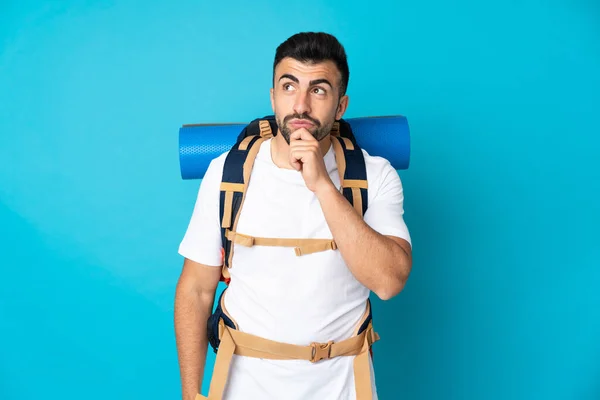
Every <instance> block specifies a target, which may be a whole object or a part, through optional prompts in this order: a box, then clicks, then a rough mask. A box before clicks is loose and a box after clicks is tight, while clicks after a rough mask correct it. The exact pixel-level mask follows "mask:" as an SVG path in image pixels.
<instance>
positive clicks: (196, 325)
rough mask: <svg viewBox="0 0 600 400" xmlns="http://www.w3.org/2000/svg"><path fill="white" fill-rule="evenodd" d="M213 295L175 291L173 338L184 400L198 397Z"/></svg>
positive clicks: (183, 289) (181, 290) (188, 290)
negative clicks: (175, 343)
mask: <svg viewBox="0 0 600 400" xmlns="http://www.w3.org/2000/svg"><path fill="white" fill-rule="evenodd" d="M213 301H214V295H212V296H211V295H202V294H201V293H199V292H197V291H194V290H190V289H187V288H185V287H182V286H178V287H177V291H176V295H175V336H176V342H177V352H178V358H179V369H180V374H181V386H182V397H183V400H194V399H195V398H196V394H198V393H200V388H201V386H202V377H203V374H204V363H205V361H206V351H207V347H208V339H207V335H206V321H207V320H208V317H209V313H210V310H211V307H212V304H213Z"/></svg>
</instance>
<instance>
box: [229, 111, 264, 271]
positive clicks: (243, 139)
mask: <svg viewBox="0 0 600 400" xmlns="http://www.w3.org/2000/svg"><path fill="white" fill-rule="evenodd" d="M272 132H273V131H272V128H271V123H270V122H269V121H268V120H266V119H256V120H254V121H252V122H251V123H250V124H248V125H247V126H246V127H245V128H244V129H243V130H242V132H241V133H240V135H239V136H238V139H237V141H236V143H235V145H233V147H232V148H231V149H230V150H229V154H227V157H226V158H225V164H224V166H223V176H222V178H221V188H220V198H219V220H220V221H221V240H222V243H223V276H222V279H221V280H223V281H225V282H226V283H228V280H229V272H228V271H227V269H228V268H231V260H232V258H233V245H232V242H231V240H230V239H229V236H230V235H228V233H229V232H235V230H236V227H237V223H238V220H239V215H240V211H241V209H242V205H243V203H244V199H245V196H246V190H247V189H248V184H249V181H250V174H251V172H252V167H253V165H254V160H255V159H256V155H257V154H258V150H259V149H260V144H261V143H262V142H264V141H265V140H266V139H268V138H270V137H271V136H272V134H273V133H272Z"/></svg>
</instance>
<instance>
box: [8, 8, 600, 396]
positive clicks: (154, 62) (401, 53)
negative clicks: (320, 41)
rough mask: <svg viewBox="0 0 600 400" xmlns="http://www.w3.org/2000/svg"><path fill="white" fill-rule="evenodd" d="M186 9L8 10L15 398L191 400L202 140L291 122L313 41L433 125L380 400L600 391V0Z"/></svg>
mask: <svg viewBox="0 0 600 400" xmlns="http://www.w3.org/2000/svg"><path fill="white" fill-rule="evenodd" d="M169 3H171V2H169ZM169 3H167V2H166V1H165V2H158V1H146V2H134V1H129V0H124V1H119V2H116V1H113V2H111V1H92V0H88V1H84V0H81V1H62V2H46V3H45V2H40V1H32V0H30V1H27V0H25V1H16V0H14V1H10V0H9V1H7V0H3V1H2V2H0V49H1V53H0V235H1V240H0V265H1V267H0V268H1V270H0V271H1V275H0V399H3V400H16V399H33V398H37V397H41V396H43V397H44V398H46V399H65V400H67V399H80V398H86V399H90V400H92V399H104V398H111V399H176V398H178V396H179V395H180V388H179V375H178V374H179V372H178V367H177V358H176V351H175V342H174V332H173V316H172V313H173V297H174V289H175V283H176V280H177V277H178V274H179V272H180V269H181V263H182V260H181V258H180V257H179V256H178V254H177V246H178V244H179V241H180V240H181V238H182V235H183V234H184V231H185V228H186V227H187V223H188V219H189V217H190V215H191V211H192V207H193V202H194V200H195V195H196V191H197V189H198V185H199V181H182V180H181V179H180V175H179V165H178V148H177V141H178V136H177V135H178V128H179V127H180V125H181V124H183V123H197V122H225V121H235V122H238V121H247V120H250V119H252V118H254V117H256V116H260V115H263V114H265V113H269V112H270V104H269V96H268V90H269V88H270V84H271V81H270V79H271V73H272V70H271V65H272V58H273V55H274V51H275V47H276V46H277V45H278V44H279V43H280V42H281V41H283V40H284V39H285V38H287V37H288V36H289V35H291V34H293V33H296V32H297V31H302V30H325V31H328V32H331V33H333V34H335V35H337V36H338V37H339V39H340V40H341V41H342V43H343V44H344V45H345V46H346V49H347V52H348V54H349V61H350V66H351V78H350V86H349V94H350V96H351V102H350V107H349V110H348V113H347V114H346V116H347V117H354V116H367V115H387V114H403V115H406V116H407V117H408V120H409V123H410V126H411V133H412V137H411V140H412V154H411V156H412V158H411V166H410V169H408V170H405V171H400V175H401V177H402V180H403V182H404V185H405V195H406V204H405V207H406V221H407V222H408V225H409V227H410V229H411V233H412V236H413V241H414V269H413V272H412V275H411V277H410V280H409V283H408V285H407V287H406V288H405V290H404V291H403V292H402V293H401V294H400V295H399V296H398V297H396V298H395V299H393V300H391V301H389V302H381V301H375V303H374V307H375V312H376V318H377V320H376V321H377V327H378V330H379V333H380V334H381V336H382V341H381V342H379V343H378V344H377V345H376V347H375V365H376V368H377V382H378V386H379V391H380V397H381V398H382V399H469V400H470V399H491V400H496V399H498V400H499V399H598V398H600V340H599V338H600V294H599V290H598V286H599V285H600V268H599V266H600V245H599V244H598V240H599V237H600V235H599V234H598V224H599V222H600V211H599V209H600V207H599V205H598V200H597V197H596V196H597V195H598V191H599V189H600V167H599V162H598V158H599V157H598V154H599V150H600V141H599V139H598V138H599V135H600V124H599V122H598V118H599V116H600V111H599V110H600V95H599V93H600V5H599V4H598V2H594V1H591V0H589V1H585V0H575V1H567V0H563V1H558V0H556V1H547V2H541V1H534V0H523V1H507V2H475V1H467V0H459V1H455V2H443V1H441V0H425V1H418V2H417V1H412V2H407V1H399V2H396V1H391V0H390V1H379V2H368V5H369V6H370V8H369V9H367V8H365V6H364V4H363V3H356V4H351V3H349V2H347V1H338V2H335V1H316V2H315V1H312V2H311V1H288V2H267V1H255V2H252V3H247V2H241V1H229V2H213V1H202V2H201V1H177V2H172V3H171V4H169ZM208 370H209V371H210V368H209V369H208ZM207 381H208V377H207V378H206V379H205V383H207Z"/></svg>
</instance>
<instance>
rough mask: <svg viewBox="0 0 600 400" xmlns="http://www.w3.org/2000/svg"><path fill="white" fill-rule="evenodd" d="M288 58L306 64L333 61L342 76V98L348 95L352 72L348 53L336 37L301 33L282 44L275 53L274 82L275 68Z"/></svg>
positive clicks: (324, 34) (322, 33)
mask: <svg viewBox="0 0 600 400" xmlns="http://www.w3.org/2000/svg"><path fill="white" fill-rule="evenodd" d="M286 57H290V58H293V59H294V60H297V61H300V62H305V63H306V62H311V63H319V62H323V61H333V63H334V64H335V65H336V66H337V68H338V70H339V71H340V74H341V75H342V79H341V85H340V97H341V96H343V95H344V94H346V89H347V88H348V79H349V78H350V70H349V68H348V61H347V59H346V51H345V50H344V47H343V46H342V45H341V43H340V42H339V41H338V40H337V39H336V38H335V36H333V35H330V34H328V33H324V32H301V33H297V34H295V35H293V36H291V37H290V38H288V39H287V40H286V41H285V42H283V43H281V44H280V45H279V47H277V50H276V52H275V61H274V62H273V81H274V80H275V67H277V64H279V62H280V61H281V60H283V59H284V58H286Z"/></svg>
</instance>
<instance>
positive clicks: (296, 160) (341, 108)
mask: <svg viewBox="0 0 600 400" xmlns="http://www.w3.org/2000/svg"><path fill="white" fill-rule="evenodd" d="M348 77H349V70H348V64H347V60H346V54H345V50H344V48H343V47H342V45H341V44H340V43H339V42H338V41H337V39H336V38H335V37H333V36H331V35H329V34H325V33H300V34H297V35H294V36H292V37H290V38H289V39H288V40H286V41H285V42H284V43H282V44H281V45H280V46H279V47H278V48H277V51H276V54H275V61H274V66H273V87H272V88H271V95H270V97H271V105H272V108H273V112H274V114H275V117H276V120H277V125H278V127H279V129H278V132H274V135H275V136H274V137H272V138H270V139H268V140H265V141H264V142H262V143H261V144H260V149H259V152H258V154H257V155H256V159H255V162H254V166H253V169H252V172H251V179H250V184H249V186H248V189H247V192H246V197H245V200H244V203H243V209H242V211H241V215H240V217H239V220H238V225H237V231H238V232H242V233H243V234H246V235H251V236H254V237H265V238H332V239H333V240H334V241H335V243H336V247H337V248H336V249H334V250H329V251H321V252H317V253H314V254H308V255H304V256H301V257H298V256H297V255H296V254H294V251H292V250H291V249H290V248H289V247H288V248H286V247H265V246H252V247H244V246H238V245H235V246H236V247H235V252H234V255H233V262H232V265H231V268H230V269H229V273H230V279H231V280H230V283H229V285H228V289H227V291H226V293H225V295H224V297H223V304H224V306H225V307H226V309H227V310H228V312H229V314H230V315H231V317H232V318H233V319H234V320H235V321H236V323H237V325H238V327H239V331H242V332H245V333H249V334H252V335H255V336H257V337H260V338H264V339H267V340H270V341H276V342H282V343H289V344H293V345H298V346H307V345H310V344H311V343H314V342H318V343H327V342H329V341H333V342H334V343H336V342H341V341H344V340H345V339H348V338H349V337H351V336H352V335H353V334H354V333H355V332H356V328H357V323H358V322H359V321H360V320H361V318H362V317H363V314H364V313H365V308H366V307H367V301H368V298H369V293H370V291H372V292H374V293H375V294H376V295H377V296H378V297H379V298H381V299H384V300H386V299H390V298H392V297H393V296H395V295H397V294H398V293H399V292H400V291H401V290H402V289H403V287H404V285H405V283H406V281H407V279H408V276H409V273H410V270H411V265H412V256H411V243H410V236H409V232H408V229H407V227H406V225H405V223H404V220H403V200H404V197H403V190H402V184H401V182H400V178H399V176H398V174H397V172H396V170H395V169H394V168H393V167H392V166H391V165H390V163H389V162H388V161H387V160H385V159H383V158H380V157H376V156H371V155H369V154H367V153H366V152H365V151H363V154H364V158H365V164H366V169H367V180H368V185H369V186H368V208H367V211H366V213H365V215H364V216H361V215H359V213H358V212H356V211H355V209H354V208H353V206H352V205H351V204H350V202H349V201H347V200H346V198H345V197H344V196H343V195H342V194H341V193H340V190H339V188H340V177H339V174H338V169H337V165H336V155H335V152H334V150H333V146H332V138H331V135H330V131H331V129H332V127H333V124H334V122H335V121H336V120H339V119H341V118H342V116H343V115H344V113H345V111H346V108H347V107H348V95H347V94H346V88H347V85H348ZM226 155H227V153H225V154H223V155H221V156H220V157H218V158H216V159H214V160H212V162H211V164H210V166H209V168H208V170H207V171H206V174H205V177H204V179H203V181H202V183H201V185H200V190H199V193H198V197H197V200H196V205H195V208H194V211H193V215H192V218H191V221H190V223H189V226H188V229H187V232H186V234H185V237H184V238H183V241H182V243H181V245H180V248H179V252H180V254H181V255H182V256H183V257H184V258H185V261H184V265H183V271H182V273H181V277H180V279H179V282H178V285H177V293H176V299H175V329H176V338H177V348H178V354H179V363H180V372H181V380H182V391H183V399H184V400H193V399H195V398H196V395H197V393H199V391H200V387H201V381H202V376H203V373H204V362H205V359H206V352H207V319H208V318H209V316H210V315H211V311H212V307H213V304H214V300H215V290H216V288H217V284H218V282H219V279H220V277H221V267H222V265H223V256H222V247H223V243H222V239H221V230H220V228H221V225H220V224H221V221H220V220H219V196H220V184H221V178H222V172H223V165H224V162H225V157H226ZM219 351H221V349H219ZM353 359H354V356H339V357H333V358H329V359H326V360H322V361H319V362H316V363H314V362H310V361H307V360H297V359H296V360H289V359H285V360H272V359H265V358H255V357H245V356H242V355H234V356H233V358H232V360H231V364H230V368H229V375H228V379H227V386H226V388H225V391H224V396H223V398H226V399H234V400H238V399H244V400H248V399H261V400H262V399H286V400H294V399H298V400H299V399H302V400H307V399H345V400H346V399H355V398H356V390H355V376H354V369H353ZM368 365H369V367H368V369H369V370H370V374H371V381H370V382H371V383H370V385H371V387H370V389H369V390H370V392H371V393H372V396H373V398H376V390H375V383H374V374H373V371H372V364H371V360H370V357H369V362H368ZM371 393H370V394H371Z"/></svg>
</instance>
